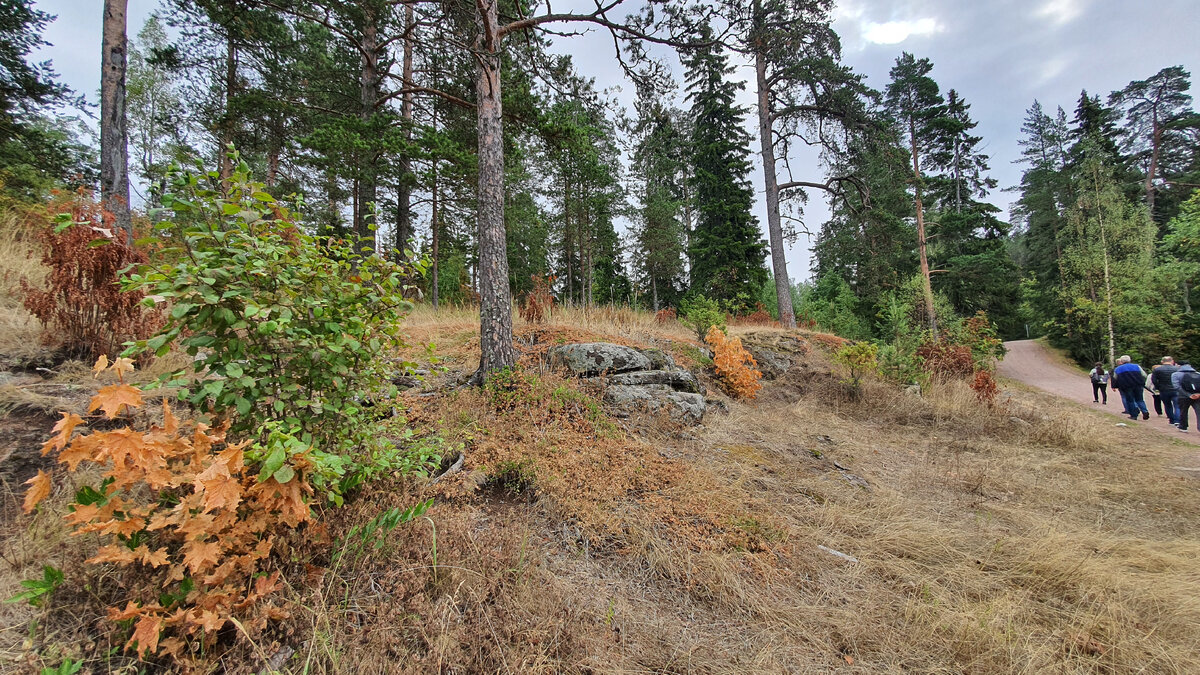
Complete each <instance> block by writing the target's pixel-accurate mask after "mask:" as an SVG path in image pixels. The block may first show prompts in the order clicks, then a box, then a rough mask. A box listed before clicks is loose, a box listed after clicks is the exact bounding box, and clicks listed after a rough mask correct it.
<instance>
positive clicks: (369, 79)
mask: <svg viewBox="0 0 1200 675" xmlns="http://www.w3.org/2000/svg"><path fill="white" fill-rule="evenodd" d="M375 20H376V16H375V12H374V10H373V9H370V8H368V9H367V10H366V12H365V16H364V18H363V35H362V52H363V54H362V78H361V81H360V83H359V119H360V120H361V121H362V123H363V127H364V128H367V127H368V126H369V125H370V123H371V119H372V118H373V117H374V116H375V104H376V103H377V102H378V101H379V72H378V66H379V63H378V59H379V27H378V26H377V25H376V23H375ZM370 144H371V142H370V141H368V145H370ZM376 161H377V157H376V151H375V150H374V149H372V148H370V147H368V148H367V150H366V158H365V161H364V162H363V166H362V167H360V170H361V172H362V173H361V175H360V177H359V180H358V198H357V199H356V200H355V201H356V208H355V211H354V233H355V234H356V235H358V236H359V237H361V239H362V242H361V243H360V245H359V246H360V247H361V250H362V252H363V254H364V255H371V254H373V253H375V231H374V229H373V228H372V225H375V223H371V222H369V217H370V215H371V210H372V209H373V208H374V207H375V202H376V200H377V198H378V197H377V194H378V190H377V181H378V177H377V176H376V171H377V167H376Z"/></svg>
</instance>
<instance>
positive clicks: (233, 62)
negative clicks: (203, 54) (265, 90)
mask: <svg viewBox="0 0 1200 675" xmlns="http://www.w3.org/2000/svg"><path fill="white" fill-rule="evenodd" d="M236 87H237V45H236V44H235V43H234V41H233V29H232V28H228V27H227V28H226V29H225V119H223V120H221V134H220V141H219V142H220V144H221V147H220V148H218V152H219V153H220V154H221V162H220V169H219V171H220V174H221V180H222V181H224V182H226V183H228V181H229V177H230V176H232V175H233V158H232V157H230V156H229V147H230V146H231V145H233V96H234V93H233V92H234V89H235V88H236Z"/></svg>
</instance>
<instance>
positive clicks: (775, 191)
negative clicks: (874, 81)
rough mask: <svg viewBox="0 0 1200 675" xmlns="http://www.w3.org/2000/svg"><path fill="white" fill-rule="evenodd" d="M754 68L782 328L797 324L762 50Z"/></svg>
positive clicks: (772, 260) (760, 141) (772, 266)
mask: <svg viewBox="0 0 1200 675" xmlns="http://www.w3.org/2000/svg"><path fill="white" fill-rule="evenodd" d="M754 5H755V12H761V11H762V8H761V2H759V1H758V0H756V1H755V3H754ZM754 69H755V71H756V72H757V75H758V140H759V144H761V145H762V162H763V182H764V183H765V184H766V192H767V232H768V234H769V235H770V238H771V268H772V270H773V271H774V273H775V297H776V299H777V300H778V302H779V323H781V324H783V327H784V328H795V327H796V313H795V311H794V310H793V308H792V288H791V280H790V279H788V272H787V258H786V257H785V251H784V248H783V223H782V221H781V219H780V216H779V179H778V178H777V177H776V175H775V143H774V139H775V131H774V129H773V128H772V125H771V92H770V91H769V89H768V87H769V85H768V84H767V60H766V56H765V55H764V54H763V53H762V52H755V54H754Z"/></svg>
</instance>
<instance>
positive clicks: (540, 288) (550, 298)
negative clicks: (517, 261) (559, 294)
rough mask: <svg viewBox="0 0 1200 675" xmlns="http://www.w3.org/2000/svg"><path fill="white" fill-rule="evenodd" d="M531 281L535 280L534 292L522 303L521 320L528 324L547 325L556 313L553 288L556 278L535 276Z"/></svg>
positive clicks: (530, 292)
mask: <svg viewBox="0 0 1200 675" xmlns="http://www.w3.org/2000/svg"><path fill="white" fill-rule="evenodd" d="M530 279H532V280H533V290H531V291H529V293H528V294H527V295H526V296H525V301H524V302H523V303H521V318H522V319H524V320H525V321H526V322H527V323H545V321H546V319H547V318H549V317H550V314H551V312H553V311H554V293H553V290H552V287H553V286H554V281H555V279H556V277H554V276H546V277H542V276H538V275H536V274H534V275H533V276H531V277H530Z"/></svg>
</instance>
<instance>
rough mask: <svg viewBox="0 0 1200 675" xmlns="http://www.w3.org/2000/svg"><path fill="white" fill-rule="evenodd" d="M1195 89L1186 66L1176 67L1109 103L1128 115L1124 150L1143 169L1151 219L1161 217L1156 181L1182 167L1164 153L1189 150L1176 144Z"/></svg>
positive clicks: (1139, 83)
mask: <svg viewBox="0 0 1200 675" xmlns="http://www.w3.org/2000/svg"><path fill="white" fill-rule="evenodd" d="M1191 86H1192V85H1191V75H1190V73H1188V72H1187V71H1186V70H1184V69H1183V67H1182V66H1172V67H1170V68H1163V69H1162V70H1160V71H1158V73H1156V74H1155V75H1154V76H1152V77H1150V78H1148V79H1145V80H1135V81H1133V82H1130V83H1129V84H1127V85H1125V88H1123V89H1121V90H1120V91H1116V92H1113V94H1112V95H1111V96H1110V97H1109V99H1108V101H1109V104H1110V105H1112V106H1115V107H1117V108H1118V109H1123V110H1124V111H1125V120H1126V123H1125V127H1124V128H1123V129H1122V130H1121V140H1122V146H1123V149H1124V150H1125V151H1126V152H1127V153H1129V154H1131V155H1132V157H1133V159H1134V161H1136V162H1137V163H1138V164H1140V165H1141V166H1142V174H1143V175H1144V176H1145V180H1144V183H1143V184H1144V188H1143V189H1144V191H1145V200H1146V206H1147V208H1149V209H1150V213H1151V215H1157V214H1156V211H1155V197H1156V196H1157V194H1158V189H1159V188H1158V185H1157V183H1156V181H1158V180H1159V179H1160V178H1161V177H1162V176H1163V175H1164V171H1163V169H1164V168H1167V169H1168V171H1169V169H1170V168H1173V167H1172V165H1173V164H1174V165H1176V166H1177V165H1178V158H1177V157H1164V150H1165V149H1180V148H1181V147H1185V146H1186V143H1176V142H1173V141H1175V138H1176V137H1178V136H1180V135H1181V133H1180V132H1181V130H1180V128H1179V123H1180V122H1182V121H1184V120H1185V119H1187V118H1188V117H1189V114H1190V113H1191V111H1190V109H1189V105H1190V104H1191V102H1192V97H1191V96H1189V95H1188V94H1187V91H1188V89H1190V88H1191ZM1171 160H1175V161H1171ZM1162 222H1165V219H1163V221H1162Z"/></svg>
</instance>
